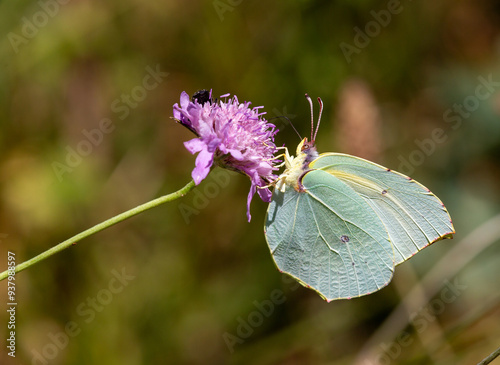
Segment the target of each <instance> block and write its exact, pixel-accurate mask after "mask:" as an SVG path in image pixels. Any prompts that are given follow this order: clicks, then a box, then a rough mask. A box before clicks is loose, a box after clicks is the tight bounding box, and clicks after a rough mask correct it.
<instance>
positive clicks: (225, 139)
mask: <svg viewBox="0 0 500 365" xmlns="http://www.w3.org/2000/svg"><path fill="white" fill-rule="evenodd" d="M220 98H221V100H220V101H217V99H216V100H213V98H212V92H211V91H210V92H209V91H206V90H201V91H198V92H197V93H195V94H194V95H193V98H192V100H190V98H189V95H188V94H187V93H186V92H185V91H183V92H182V94H181V99H180V106H179V105H178V104H177V103H176V104H175V105H174V118H175V119H176V120H177V121H178V122H179V123H181V124H182V125H184V126H185V127H187V128H189V129H190V130H191V131H192V132H193V133H195V134H196V135H197V138H194V139H192V140H190V141H187V142H184V146H185V147H186V148H187V150H188V151H189V152H191V153H192V154H195V153H198V152H199V154H198V156H197V157H196V167H195V168H194V170H193V172H192V173H191V175H192V177H193V179H194V181H195V183H196V185H198V184H199V183H200V182H201V181H202V180H203V179H204V178H205V177H207V175H208V173H209V172H210V169H211V167H212V165H213V163H214V162H215V164H217V165H219V166H221V167H224V168H227V169H230V170H233V171H237V172H240V173H243V174H245V175H247V176H248V177H249V178H250V180H251V182H252V185H251V187H250V192H249V194H248V199H247V217H248V221H250V218H251V216H250V202H251V200H252V197H253V195H254V194H255V192H256V191H257V192H258V193H259V196H260V197H261V198H262V200H264V201H266V202H269V201H271V196H272V193H271V191H270V190H269V189H268V188H262V187H264V186H266V185H268V184H269V183H270V182H272V181H274V180H275V179H276V178H277V176H276V175H275V174H273V171H274V170H277V169H278V168H277V167H275V164H276V163H277V162H278V161H277V160H276V158H275V157H274V153H275V152H276V146H275V144H274V135H275V134H276V133H277V130H276V129H275V126H274V125H272V124H270V123H269V122H268V121H267V120H265V119H264V118H262V115H264V114H265V113H262V112H259V109H260V108H262V107H255V108H250V107H249V106H250V103H249V102H245V103H240V102H239V101H238V98H237V97H236V96H233V97H232V98H229V94H225V95H222V96H221V97H220ZM258 187H261V188H259V189H258Z"/></svg>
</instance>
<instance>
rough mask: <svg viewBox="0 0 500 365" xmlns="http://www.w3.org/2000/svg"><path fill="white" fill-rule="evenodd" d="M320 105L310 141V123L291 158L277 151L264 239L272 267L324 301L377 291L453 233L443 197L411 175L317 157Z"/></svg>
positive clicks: (333, 156) (343, 157)
mask: <svg viewBox="0 0 500 365" xmlns="http://www.w3.org/2000/svg"><path fill="white" fill-rule="evenodd" d="M306 98H307V99H308V101H309V104H310V106H311V124H312V125H313V105H312V100H311V98H310V97H309V96H308V95H307V94H306ZM318 102H319V104H320V114H319V118H318V123H317V126H316V131H315V133H314V136H313V135H312V130H313V126H312V127H311V140H310V141H308V140H307V138H304V139H303V140H302V141H301V142H300V144H299V145H298V147H297V153H296V156H295V157H293V156H290V155H289V153H288V150H286V149H285V153H284V154H283V156H284V164H285V171H284V172H283V174H281V175H280V176H279V177H278V179H277V180H276V182H275V187H274V191H273V196H272V200H271V203H270V204H269V208H268V210H267V214H266V218H265V235H266V240H267V243H268V245H269V249H270V250H271V254H272V257H273V259H274V262H275V264H276V266H277V267H278V270H279V271H280V272H283V273H286V274H288V275H290V276H292V277H293V278H295V279H296V280H297V281H298V282H300V283H301V284H302V285H304V286H305V287H308V288H310V289H313V290H315V291H316V292H317V293H318V294H319V295H320V296H321V297H322V298H323V299H325V300H326V301H328V302H330V301H332V300H336V299H350V298H354V297H359V296H362V295H366V294H370V293H373V292H375V291H377V290H380V289H382V288H383V287H385V286H386V285H387V284H388V283H389V282H390V281H391V279H392V276H393V272H394V267H395V266H396V265H399V264H400V263H402V262H404V261H405V260H407V259H409V258H410V257H412V256H413V255H414V254H415V253H417V252H418V251H420V250H421V249H423V248H424V247H427V246H429V245H430V244H432V243H434V242H436V241H439V240H441V239H445V238H453V234H454V233H455V229H454V227H453V223H452V221H451V217H450V215H449V213H448V211H447V210H446V207H445V206H444V204H443V203H442V202H441V200H439V198H438V197H437V196H435V195H434V194H433V193H431V191H430V190H429V189H427V188H426V187H425V186H423V185H422V184H420V183H418V182H417V181H415V180H413V179H412V178H410V177H408V176H405V175H403V174H400V173H399V172H396V171H392V170H391V169H388V168H386V167H383V166H380V165H378V164H376V163H373V162H370V161H368V160H365V159H362V158H359V157H354V156H350V155H347V154H342V153H322V154H319V153H318V152H317V150H316V146H315V143H314V141H315V138H316V134H317V133H318V127H319V123H320V120H321V113H322V110H323V102H322V101H321V99H320V98H318Z"/></svg>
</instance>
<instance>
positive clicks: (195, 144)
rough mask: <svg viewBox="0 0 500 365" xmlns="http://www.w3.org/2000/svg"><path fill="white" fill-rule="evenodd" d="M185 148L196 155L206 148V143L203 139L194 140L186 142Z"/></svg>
mask: <svg viewBox="0 0 500 365" xmlns="http://www.w3.org/2000/svg"><path fill="white" fill-rule="evenodd" d="M184 147H186V149H187V150H188V151H189V152H191V154H193V155H194V154H195V153H196V152H200V151H202V150H203V149H204V148H206V143H205V142H203V140H202V139H201V138H193V139H191V140H189V141H186V142H184Z"/></svg>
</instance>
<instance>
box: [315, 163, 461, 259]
mask: <svg viewBox="0 0 500 365" xmlns="http://www.w3.org/2000/svg"><path fill="white" fill-rule="evenodd" d="M310 167H311V168H313V169H320V170H321V171H324V172H327V173H328V174H331V175H332V176H335V177H337V178H338V179H339V180H341V181H342V182H343V183H345V184H346V185H348V186H350V187H351V188H352V189H353V190H354V191H355V192H356V194H357V195H358V196H359V197H361V198H362V199H363V200H364V201H365V202H366V203H367V204H368V205H369V206H370V207H371V209H372V210H373V211H374V212H375V214H376V215H377V216H378V217H379V219H380V220H381V221H382V222H383V224H384V226H385V228H386V230H387V231H388V232H389V237H390V240H391V242H392V244H393V246H394V252H395V263H396V264H399V263H401V262H403V261H405V260H407V259H408V258H409V257H411V256H412V255H414V254H415V253H416V252H418V251H419V250H421V249H422V248H424V247H426V246H428V245H429V244H431V243H433V242H435V241H438V240H440V239H443V238H448V237H451V235H452V234H453V233H455V231H454V228H453V224H452V222H451V218H450V216H449V214H448V211H447V210H446V208H445V206H444V205H443V203H442V202H441V200H439V198H438V197H436V196H435V195H434V194H432V193H431V192H430V191H429V189H427V188H426V187H425V186H423V185H421V184H420V183H418V182H416V181H415V180H413V179H411V178H409V177H407V176H405V175H402V174H400V173H398V172H394V171H392V170H389V169H387V168H385V167H383V166H380V165H377V164H375V163H373V162H370V161H367V160H363V159H361V158H357V157H353V156H349V155H344V154H336V153H325V154H322V155H320V157H318V158H317V159H316V160H314V161H313V162H311V164H310Z"/></svg>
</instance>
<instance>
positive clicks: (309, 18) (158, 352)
mask: <svg viewBox="0 0 500 365" xmlns="http://www.w3.org/2000/svg"><path fill="white" fill-rule="evenodd" d="M499 20H500V6H499V3H498V2H496V1H493V0H490V1H488V0H481V1H477V0H469V1H449V0H446V1H441V2H432V1H403V2H398V1H395V0H391V1H374V0H373V1H372V0H356V1H347V0H339V1H312V0H311V1H308V0H301V1H289V2H266V3H264V2H255V1H241V0H210V1H182V2H181V1H168V0H167V1H134V0H125V1H114V0H112V1H108V2H98V1H77V0H65V1H63V0H59V1H56V0H41V1H38V2H35V1H25V0H21V1H16V2H5V1H4V2H2V3H0V29H1V34H2V38H1V41H0V55H1V58H0V59H1V67H0V95H1V96H0V123H1V128H2V129H1V134H0V179H1V180H0V186H1V201H0V219H1V220H0V233H1V237H0V239H1V242H0V245H1V246H0V247H1V251H0V253H1V255H2V257H1V258H0V269H1V270H2V271H3V270H4V269H6V268H7V251H8V250H11V251H14V252H15V254H16V260H17V263H20V262H22V261H24V260H27V259H29V258H31V257H33V256H34V255H36V254H38V253H40V252H42V251H44V250H46V249H47V248H49V247H51V246H53V245H55V244H56V243H58V242H61V241H63V240H65V239H66V238H68V237H71V236H72V235H74V234H76V233H78V232H80V231H82V230H84V229H86V228H88V227H90V226H92V225H94V224H96V223H99V222H101V221H102V220H104V219H106V218H109V217H111V216H113V215H115V214H118V213H120V212H122V211H125V210H127V209H129V208H131V207H134V206H136V205H138V204H141V203H143V202H146V201H148V200H150V199H153V198H155V197H158V196H160V195H163V194H166V193H169V192H172V191H175V190H177V189H178V188H180V187H182V186H183V185H184V184H186V183H187V182H188V181H189V180H190V173H191V170H192V168H193V167H194V159H195V157H194V156H192V155H190V154H189V153H188V152H187V151H186V150H185V148H184V146H183V142H184V141H186V140H188V139H191V138H192V137H193V136H192V134H191V133H190V132H189V131H188V130H187V129H185V128H183V127H181V126H180V125H177V124H176V123H174V121H173V120H172V119H170V118H171V116H172V105H173V104H174V103H176V102H178V101H179V96H180V93H181V92H182V91H183V90H185V91H187V92H188V93H189V94H192V93H194V92H195V91H196V90H198V89H200V88H208V89H210V88H211V89H213V92H214V95H215V96H217V95H222V94H224V93H231V94H236V95H237V96H238V97H239V99H240V101H245V100H247V101H251V102H252V105H253V106H260V105H263V106H264V107H265V109H264V110H265V111H267V113H268V114H267V116H268V118H269V119H270V118H275V117H278V116H287V117H288V118H289V119H291V120H292V122H293V124H294V125H295V127H296V128H297V129H298V130H299V131H300V133H301V134H303V135H308V134H309V131H310V126H309V107H308V105H307V103H306V101H305V99H304V93H305V92H308V93H309V94H310V95H311V96H312V97H313V98H315V97H318V96H320V97H321V98H322V99H323V101H324V103H325V111H324V113H323V122H322V125H321V129H320V132H319V136H318V138H317V145H318V149H319V150H320V151H322V152H327V151H337V152H344V153H349V154H354V155H357V156H361V157H365V158H368V159H371V160H373V161H375V162H377V163H380V164H383V165H384V166H387V167H390V168H392V169H395V170H400V171H401V172H403V173H405V174H408V175H411V176H412V177H413V178H415V179H417V180H418V181H420V182H422V183H423V184H424V185H426V186H427V187H428V188H429V189H431V190H432V191H433V192H434V193H435V194H436V195H437V196H439V197H440V198H441V200H442V201H443V202H444V203H445V204H446V206H447V208H448V210H449V212H450V214H451V216H452V218H453V222H454V224H455V228H456V231H457V234H456V236H455V239H454V240H447V241H441V242H438V243H436V244H434V245H432V246H431V247H429V248H427V249H426V250H423V251H422V252H420V253H419V254H418V255H416V257H414V258H412V259H411V260H410V261H408V262H406V263H404V264H402V265H400V266H398V267H397V269H396V271H395V277H394V280H393V282H392V283H391V284H390V285H389V286H388V287H387V288H384V289H383V290H381V291H379V292H377V293H375V294H372V295H369V296H366V297H362V298H358V299H353V300H344V301H336V302H332V303H329V304H327V303H326V302H324V301H323V300H321V298H320V297H319V296H318V295H317V294H315V293H314V292H312V291H310V290H308V289H305V288H302V287H300V286H299V287H297V285H295V284H294V283H293V282H291V281H290V280H287V278H286V277H284V276H283V275H281V274H280V273H279V272H278V271H277V270H276V268H275V267H274V264H273V261H272V259H271V255H270V253H269V249H268V247H267V244H266V241H265V238H264V234H263V221H264V215H265V211H266V206H267V205H266V204H265V203H263V202H262V201H260V200H258V199H257V198H254V201H253V202H252V210H251V212H252V221H251V222H250V223H248V222H247V220H246V215H245V212H246V196H247V193H248V189H249V187H250V182H249V181H248V179H247V178H245V177H243V176H240V175H237V174H234V173H232V172H226V171H219V170H214V171H213V173H212V174H211V175H210V176H209V178H207V179H206V180H205V181H204V182H203V183H202V184H201V185H200V186H199V187H198V188H197V190H196V191H195V192H191V193H190V194H189V195H188V196H186V197H184V198H183V199H181V200H178V201H176V202H173V203H170V204H166V205H164V206H161V207H158V208H155V209H154V210H150V211H148V212H146V213H143V214H141V215H139V216H137V217H134V218H132V219H130V220H129V221H126V222H124V223H121V224H119V225H117V226H115V227H112V228H110V229H108V230H106V231H104V232H101V233H99V234H97V235H95V236H93V237H91V238H88V239H85V240H84V241H81V242H80V243H78V244H77V245H76V246H75V247H72V248H70V249H68V250H66V251H64V252H62V253H60V254H58V255H56V256H53V257H52V258H50V259H48V260H46V261H44V262H42V263H40V264H37V265H36V266H34V267H32V268H30V269H28V270H26V271H24V272H22V273H19V274H18V275H17V276H16V284H17V287H16V289H17V291H16V299H17V302H18V306H17V314H16V357H15V358H11V357H9V356H8V355H7V352H8V351H7V349H6V347H5V343H6V341H5V335H6V334H7V322H8V317H7V316H6V314H7V313H6V311H5V308H6V303H7V302H8V298H7V284H6V282H5V281H4V282H2V283H0V299H1V303H2V304H1V306H0V307H1V308H3V309H2V311H0V324H1V326H2V327H1V330H0V338H1V339H2V348H1V349H0V363H2V364H38V365H39V364H120V365H123V364H127V365H128V364H130V365H134V364H361V365H370V364H476V363H477V362H479V361H480V360H481V359H483V358H484V357H486V356H487V355H488V354H489V353H491V352H492V351H493V350H494V349H495V348H497V347H498V346H499V345H500V330H499V326H498V323H500V297H499V290H498V289H499V277H500V268H499V264H498V263H499V254H500V246H499V245H498V243H499V237H500V232H499V230H500V223H499V218H498V214H499V213H500V210H499V199H500V184H499V183H498V182H499V180H500V164H499V159H500V66H499V65H500V64H499V60H500V37H499V34H500V26H499V25H500V22H499ZM148 75H154V76H151V77H148ZM316 106H317V105H316V104H315V107H316ZM273 122H275V123H276V124H277V125H279V126H280V129H282V132H281V133H279V134H278V135H277V137H276V142H277V144H278V145H283V144H286V145H287V146H288V147H289V148H290V149H291V150H292V151H294V150H295V146H296V144H297V143H298V142H299V139H298V137H297V136H296V135H295V134H294V132H293V130H292V129H291V128H290V127H289V126H288V124H287V123H286V122H284V119H283V118H281V119H273ZM75 151H76V152H75ZM182 204H183V205H182ZM186 212H189V213H186ZM259 308H260V309H259ZM412 323H413V324H412Z"/></svg>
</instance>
